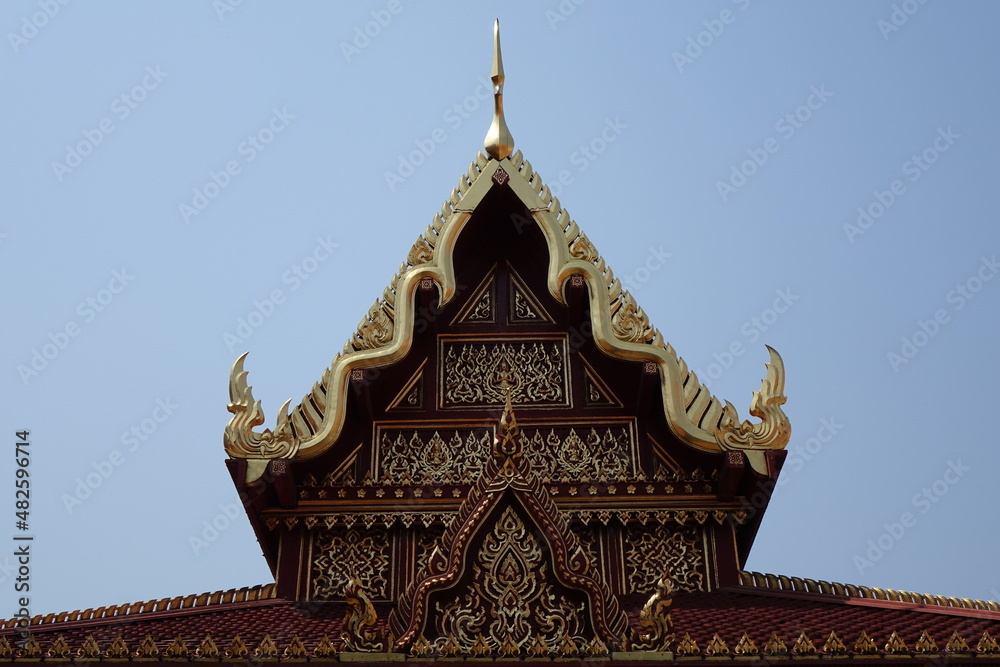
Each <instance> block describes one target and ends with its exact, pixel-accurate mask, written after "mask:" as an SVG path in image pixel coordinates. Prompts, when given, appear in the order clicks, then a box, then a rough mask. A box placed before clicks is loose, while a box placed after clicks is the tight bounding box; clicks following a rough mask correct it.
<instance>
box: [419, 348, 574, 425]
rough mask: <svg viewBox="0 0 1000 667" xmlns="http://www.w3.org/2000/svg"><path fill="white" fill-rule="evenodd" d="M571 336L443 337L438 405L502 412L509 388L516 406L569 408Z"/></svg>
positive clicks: (439, 362)
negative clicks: (486, 339)
mask: <svg viewBox="0 0 1000 667" xmlns="http://www.w3.org/2000/svg"><path fill="white" fill-rule="evenodd" d="M567 357H568V349H567V344H566V337H565V336H559V337H548V338H543V337H532V338H511V339H506V340H488V341H484V340H483V339H481V338H472V337H470V338H451V337H441V339H440V340H439V348H438V404H439V405H440V407H442V408H499V407H502V406H503V404H504V398H505V387H506V386H507V384H508V383H509V384H510V392H511V396H510V398H511V403H513V404H514V405H515V406H516V405H531V406H532V407H536V406H551V407H565V406H569V405H570V391H569V364H568V363H567Z"/></svg>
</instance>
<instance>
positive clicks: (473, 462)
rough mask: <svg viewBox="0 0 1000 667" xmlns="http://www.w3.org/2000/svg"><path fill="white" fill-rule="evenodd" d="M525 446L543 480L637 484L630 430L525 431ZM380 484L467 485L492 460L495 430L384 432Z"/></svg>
mask: <svg viewBox="0 0 1000 667" xmlns="http://www.w3.org/2000/svg"><path fill="white" fill-rule="evenodd" d="M520 440H521V443H522V444H523V446H524V452H525V457H526V458H527V460H528V462H529V463H530V465H531V467H532V470H533V471H534V473H535V474H537V475H538V476H539V478H541V479H542V480H543V481H558V480H562V479H565V480H567V481H578V480H585V481H590V480H596V481H607V482H614V481H619V480H623V479H633V478H634V477H635V475H636V472H637V471H636V469H635V466H634V457H635V454H634V451H633V449H634V446H633V437H632V430H631V428H630V427H629V426H628V425H606V424H595V425H593V426H590V427H589V428H588V427H581V428H580V429H579V432H578V431H577V429H574V428H569V429H567V428H550V427H540V428H522V429H521V438H520ZM378 442H379V452H378V460H379V464H378V466H379V469H378V481H379V482H381V483H383V484H458V483H462V484H468V483H471V482H472V481H473V480H475V479H476V478H477V477H478V476H479V475H480V474H482V472H483V469H484V466H485V464H486V459H487V457H489V456H490V452H491V448H492V444H493V433H492V430H491V429H484V428H479V429H456V430H454V431H441V430H429V429H398V430H397V429H391V430H390V429H386V430H383V431H381V432H380V434H379V440H378Z"/></svg>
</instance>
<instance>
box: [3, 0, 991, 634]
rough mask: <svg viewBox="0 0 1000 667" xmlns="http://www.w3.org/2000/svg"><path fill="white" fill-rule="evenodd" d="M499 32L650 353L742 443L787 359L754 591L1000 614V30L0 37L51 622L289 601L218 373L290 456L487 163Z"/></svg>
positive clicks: (882, 14)
mask: <svg viewBox="0 0 1000 667" xmlns="http://www.w3.org/2000/svg"><path fill="white" fill-rule="evenodd" d="M231 5H235V6H231ZM56 10H57V11H56ZM228 10H232V11H228ZM498 11H499V12H501V13H500V19H501V27H502V36H503V49H504V64H505V68H506V74H507V85H506V99H505V102H506V110H507V119H508V122H509V125H510V128H511V132H512V133H513V135H514V138H515V140H516V146H517V148H519V149H521V150H522V151H523V152H524V154H525V155H526V157H527V158H528V159H529V160H530V161H531V163H532V165H533V166H534V167H535V169H536V170H537V171H538V172H540V173H541V174H542V176H543V177H544V178H545V179H546V181H547V182H548V183H550V184H556V183H558V182H559V181H560V180H561V181H562V183H561V184H560V185H558V188H559V190H560V193H559V197H560V200H561V202H562V204H563V205H564V206H565V207H566V208H567V209H568V210H569V211H570V212H571V213H572V214H573V217H574V219H575V220H576V221H577V222H578V223H579V224H580V226H581V227H582V228H583V229H584V230H585V231H586V232H587V234H588V235H589V236H590V238H591V239H592V240H593V241H594V242H595V244H596V245H597V247H598V249H599V250H600V251H601V253H602V254H603V256H604V257H605V258H606V259H607V261H608V263H609V264H610V266H611V267H612V268H613V269H614V270H615V272H616V274H617V275H619V276H622V277H624V278H627V279H628V281H629V282H630V283H631V285H632V288H633V292H634V293H635V295H636V297H637V299H638V300H639V302H640V304H641V305H642V306H643V308H644V309H645V310H646V312H647V313H648V314H649V316H650V318H651V320H652V321H653V323H654V324H655V325H656V326H657V327H658V328H659V329H660V330H661V331H662V332H663V334H664V336H665V337H666V339H667V340H669V341H670V342H671V343H672V344H673V346H674V347H675V348H676V350H677V351H678V352H679V353H680V354H681V355H682V356H683V357H684V358H685V359H686V360H687V361H688V363H689V364H690V366H691V367H693V368H695V369H699V370H700V375H701V376H702V378H703V379H706V380H710V381H711V382H712V389H713V391H714V392H715V393H716V394H717V395H719V396H720V397H722V398H724V399H728V400H730V401H732V402H733V403H734V404H735V405H736V407H737V408H738V409H739V411H740V414H741V416H746V412H747V406H748V405H749V401H750V393H751V391H753V390H754V389H756V388H758V387H759V382H760V378H761V376H762V374H763V371H764V362H765V361H766V360H767V353H766V350H765V348H764V344H765V343H767V344H770V345H772V346H773V347H775V348H776V349H777V350H778V351H779V352H780V353H781V354H782V355H783V357H784V360H785V364H786V368H787V374H788V379H787V387H786V389H787V394H788V397H789V398H788V403H787V405H786V410H787V413H788V414H789V416H790V418H791V420H792V425H793V431H794V432H793V437H792V443H791V445H790V450H791V452H790V456H789V459H788V464H787V465H786V469H785V471H784V472H783V474H782V484H781V486H780V487H779V488H778V489H777V491H776V493H775V496H774V499H773V501H772V503H771V507H770V508H769V510H768V512H767V515H766V517H765V520H764V524H763V527H762V529H761V532H760V534H759V536H758V538H757V543H756V545H755V548H754V551H753V555H752V557H751V560H750V563H749V566H750V567H751V568H753V569H758V570H763V571H768V572H775V573H781V574H788V575H798V576H803V577H813V578H823V579H828V580H834V581H842V582H849V583H857V584H865V585H872V586H883V587H893V588H900V589H904V590H917V591H921V592H927V593H936V594H945V595H955V596H962V597H964V596H967V597H977V598H996V597H998V596H1000V572H998V571H997V570H996V567H995V563H996V553H997V552H998V550H1000V540H998V537H997V529H996V512H995V508H996V506H997V498H996V491H995V489H996V486H997V475H998V474H1000V450H998V448H997V427H996V423H997V422H996V417H995V415H996V413H997V405H998V404H1000V386H998V383H997V380H996V378H997V375H998V371H1000V343H998V340H1000V338H998V336H997V333H996V328H997V324H998V317H997V313H998V312H1000V310H998V307H1000V277H998V276H997V275H996V274H997V272H998V271H1000V267H998V266H997V264H996V260H997V258H998V256H1000V226H998V224H997V223H998V218H997V213H998V208H1000V202H998V194H997V193H998V188H997V180H998V179H997V177H998V173H1000V168H998V163H997V156H998V155H1000V150H998V148H1000V145H998V142H1000V131H998V127H997V108H998V106H1000V99H998V94H997V86H996V82H997V81H998V80H1000V76H998V74H1000V73H998V71H997V70H998V67H1000V57H998V56H1000V53H998V51H1000V42H998V41H997V39H996V26H997V24H998V21H1000V5H998V4H996V3H991V2H985V1H984V2H948V3H944V2H928V3H920V2H917V0H907V1H900V0H896V1H890V0H869V1H866V2H850V1H844V0H836V1H829V2H810V3H792V2H780V1H777V0H772V1H771V2H759V1H758V0H750V1H744V0H739V1H737V2H733V1H730V0H713V1H711V2H687V3H628V4H625V3H613V4H612V3H604V4H602V3H598V2H595V1H594V0H591V1H590V2H585V3H582V4H580V5H576V4H574V3H573V2H572V1H571V0H563V1H562V2H561V3H560V2H557V1H556V0H548V1H545V2H532V3H527V2H522V3H504V4H503V5H496V6H492V7H487V6H486V3H476V4H471V3H444V2H435V3H426V2H425V3H421V2H411V1H409V0H399V2H398V3H397V2H396V0H392V1H390V0H377V1H374V2H364V3H351V4H348V3H324V2H282V3H277V2H263V1H262V0H243V2H242V3H239V4H237V3H236V2H235V0H218V1H217V2H214V3H213V2H212V1H211V0H201V1H198V2H193V1H188V2H170V3H151V2H102V3H85V2H79V1H78V2H70V3H68V4H65V5H63V4H62V3H61V2H59V0H6V1H5V2H4V3H3V4H2V6H0V32H2V33H3V34H4V38H3V44H0V63H2V70H3V78H4V85H3V90H4V103H3V104H2V105H0V117H2V126H3V128H4V130H5V131H4V132H3V133H2V134H0V142H2V143H0V150H2V155H3V157H4V159H3V167H2V169H3V173H2V179H0V182H2V183H3V197H2V199H3V202H4V206H3V215H2V217H0V271H2V275H3V279H2V288H0V289H2V294H3V303H4V306H5V308H4V317H3V318H2V320H0V321H2V324H0V327H2V329H0V330H2V340H3V353H2V354H3V361H2V364H0V392H2V393H0V396H2V398H3V408H2V410H0V427H2V436H3V439H4V441H5V442H7V443H8V446H9V447H10V448H11V452H10V454H8V455H5V456H3V457H0V488H2V487H3V486H5V487H6V488H7V489H9V490H8V491H7V492H4V493H0V497H3V498H5V499H6V500H4V501H3V503H0V508H2V507H6V516H7V519H6V523H5V524H4V525H5V526H6V528H4V529H3V530H0V539H7V540H9V539H10V537H11V536H12V535H13V534H14V533H16V532H18V531H16V529H15V528H14V525H13V524H14V521H15V517H14V512H15V508H14V505H13V503H14V498H13V484H14V480H13V475H14V461H13V458H14V457H13V451H12V450H13V445H12V444H10V443H12V442H13V437H14V436H13V434H14V432H15V431H16V430H18V429H21V428H28V429H30V430H31V438H32V444H31V445H30V447H31V452H32V458H31V464H30V471H31V480H32V491H33V494H34V495H33V496H32V506H31V530H30V532H31V533H32V534H34V535H35V536H36V541H35V543H34V547H33V548H34V559H33V562H32V586H33V590H32V611H36V612H43V611H53V610H60V609H73V608H85V607H90V606H97V605H103V604H109V603H120V602H127V601H132V600H139V599H150V598H155V597H161V596H168V595H178V594H186V593H195V592H201V591H205V590H214V589H220V588H228V587H234V586H244V585H252V584H256V583H261V582H266V581H268V580H269V573H268V571H267V569H266V566H265V563H264V560H263V558H262V557H261V555H260V552H259V550H258V547H257V545H256V542H255V539H254V537H253V534H252V532H251V530H250V528H249V525H248V524H247V522H246V519H245V518H244V517H242V516H239V517H237V518H235V519H233V520H230V519H229V518H228V517H226V514H225V511H226V508H227V505H229V504H231V503H234V502H236V495H235V493H234V491H233V486H232V483H231V481H230V479H229V477H228V474H227V472H226V468H225V466H224V464H223V459H224V452H223V449H222V430H223V427H224V426H225V424H226V422H227V420H228V418H229V414H228V413H227V412H226V403H227V402H228V395H227V388H228V387H227V382H228V373H229V368H230V366H231V364H232V362H233V360H234V359H235V358H236V357H237V356H238V355H239V354H241V353H242V352H244V351H247V350H249V351H250V356H249V358H248V360H247V365H246V367H247V369H248V370H249V371H250V381H251V383H252V384H253V386H254V390H255V394H256V396H257V398H260V399H262V401H263V405H264V410H265V413H266V415H267V418H268V422H267V423H268V425H273V420H274V415H275V411H276V410H277V408H278V407H279V406H280V405H281V403H283V402H284V401H285V400H286V399H288V398H292V399H294V401H298V400H299V399H300V398H301V397H302V395H303V394H305V393H306V392H307V391H308V390H309V388H310V387H311V386H312V384H313V382H315V381H316V380H318V379H319V377H320V374H321V372H322V370H323V369H324V367H326V366H327V365H328V364H329V362H330V360H331V359H332V358H333V356H334V354H335V353H336V352H337V351H338V350H339V349H340V348H341V346H342V345H343V343H344V341H345V340H346V338H347V337H348V335H350V334H351V332H352V331H353V330H354V328H355V326H356V324H357V322H358V320H359V319H360V318H361V317H362V315H364V313H365V312H366V310H367V308H368V306H369V305H370V304H371V303H372V301H373V300H374V299H375V298H376V297H377V296H378V295H380V294H381V292H382V289H383V287H384V286H385V285H386V284H387V282H388V280H389V278H390V277H391V275H392V274H393V272H394V271H395V270H396V268H397V267H398V265H399V262H400V261H402V260H403V259H404V257H405V254H406V251H407V250H408V248H409V246H410V244H411V243H412V242H413V239H414V238H416V236H417V235H418V234H419V233H420V232H421V231H422V230H423V228H424V227H425V225H426V224H427V223H428V222H429V220H430V216H431V214H432V213H434V212H435V211H436V210H438V208H439V207H440V205H441V202H442V201H443V199H444V198H446V197H447V196H448V194H449V192H450V190H451V188H452V187H454V185H455V183H456V180H457V178H458V176H459V174H461V173H462V172H463V171H465V170H466V169H467V167H468V164H469V161H470V160H472V159H473V158H474V156H475V154H476V152H477V151H478V150H480V149H481V147H482V138H483V135H484V134H485V132H486V129H487V127H488V125H489V121H490V114H491V102H490V101H489V100H488V98H487V95H486V90H487V89H486V87H485V86H484V85H483V82H484V81H486V80H487V77H488V76H489V67H490V58H491V52H490V51H491V37H492V22H493V18H494V16H495V15H496V12H498ZM46 12H48V13H51V14H52V16H51V17H50V16H48V15H47V14H46ZM366 32H367V33H368V34H366ZM556 187H557V186H555V185H553V189H556ZM859 209H860V210H861V212H864V213H865V215H866V216H867V217H861V213H859ZM859 217H860V218H861V219H860V220H859ZM651 267H652V268H653V270H650V268H651ZM274 296H277V297H278V299H276V300H274V302H273V303H271V305H269V303H268V302H272V300H273V297H274ZM779 311H781V312H779ZM255 312H257V313H259V314H257V315H254V314H253V313H255ZM241 319H243V320H248V321H252V322H253V323H254V324H255V325H256V326H253V327H251V328H249V329H241V328H240V321H241ZM245 334H249V335H245ZM236 337H238V338H239V340H236ZM904 339H905V341H904ZM47 345H48V346H49V347H46V346H47ZM734 350H735V351H736V352H737V354H735V355H734V354H732V351H734ZM36 352H37V353H38V354H39V355H42V356H41V357H36V356H35V353H36ZM46 355H47V356H48V357H49V358H45V356H46ZM729 355H732V356H729ZM33 363H34V365H35V368H32V364H33ZM712 364H716V365H715V366H713V365H712ZM26 369H30V371H28V372H26ZM36 373H37V374H36ZM157 420H159V421H157ZM133 429H135V430H136V431H137V433H138V435H132V434H131V433H130V431H132V430H133ZM101 470H103V471H104V472H105V473H107V476H106V477H101V479H100V484H99V486H96V488H89V487H87V488H81V487H80V485H81V484H84V485H86V484H87V481H86V480H87V477H88V475H91V481H95V480H97V477H96V476H94V475H97V476H100V471H101ZM88 491H89V497H86V498H80V496H86V495H87V492H88ZM70 497H72V498H76V499H78V500H80V502H79V504H77V503H75V502H74V503H72V504H70V505H69V506H67V498H70ZM907 517H908V518H907ZM213 521H215V522H216V523H217V524H219V525H220V526H223V527H224V530H222V531H221V532H220V533H219V534H218V536H217V537H215V539H213V540H211V542H210V543H209V544H207V546H206V547H204V548H201V549H200V550H198V553H195V551H196V550H195V549H193V548H192V545H191V541H190V538H191V537H192V536H194V537H204V531H205V522H209V523H211V522H213ZM897 523H898V524H899V526H895V525H894V524H897ZM904 524H905V525H904ZM4 535H6V536H7V537H4ZM209 535H211V533H209ZM869 541H871V542H872V545H874V546H875V547H878V545H879V542H881V545H882V547H886V548H884V549H883V548H878V549H875V550H874V551H871V550H872V548H873V546H872V545H870V544H869ZM8 551H9V550H8V549H3V550H2V552H3V553H7V552H8ZM869 551H871V553H868V552H869ZM859 558H863V559H865V561H867V562H865V561H860V560H859ZM0 565H4V566H5V567H7V566H9V559H8V562H7V563H6V564H5V563H4V561H3V559H2V558H0ZM4 576H5V575H4V574H3V571H2V570H0V578H2V577H4ZM12 583H13V582H12V580H11V579H10V578H9V577H8V578H6V579H5V580H4V581H2V582H0V616H8V615H11V614H12V613H13V612H14V611H15V610H14V608H13V601H14V597H15V596H14V592H13V588H12Z"/></svg>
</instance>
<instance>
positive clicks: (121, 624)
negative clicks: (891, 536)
mask: <svg viewBox="0 0 1000 667" xmlns="http://www.w3.org/2000/svg"><path fill="white" fill-rule="evenodd" d="M346 610H347V605H346V604H344V603H342V602H325V603H318V602H304V603H297V602H293V601H290V600H285V599H282V598H277V597H274V588H273V586H271V585H268V586H258V587H254V588H250V589H240V590H237V591H225V592H216V593H203V594H201V595H190V596H186V597H175V598H165V599H162V600H153V601H148V602H142V603H132V604H126V605H120V606H112V607H106V608H101V609H95V610H90V609H88V610H85V611H75V612H69V613H61V614H48V615H45V616H36V617H34V618H32V619H31V622H30V625H31V632H32V637H33V639H34V641H33V642H32V641H29V642H28V644H27V645H26V646H25V647H24V648H23V649H20V650H16V649H13V648H12V646H11V644H12V642H11V640H12V639H13V637H12V635H14V633H15V632H16V625H17V619H10V620H8V621H6V622H5V623H3V628H2V630H0V635H2V636H3V639H0V659H8V660H9V659H14V660H15V661H22V660H24V661H37V660H38V659H39V658H40V657H41V658H44V659H47V660H52V659H58V658H62V659H73V660H74V661H77V662H80V661H87V660H90V659H95V658H101V659H102V660H114V659H119V660H127V659H129V658H133V659H134V658H137V657H140V658H141V657H146V658H152V659H157V658H158V659H164V658H168V657H174V658H181V659H191V660H216V661H217V660H219V659H220V658H226V657H235V658H248V659H258V660H287V659H294V658H299V659H302V658H311V659H314V660H315V659H323V658H327V659H335V657H334V656H336V654H338V653H340V652H341V651H343V644H342V642H341V640H340V632H341V628H342V623H343V621H342V619H343V617H344V614H345V612H346ZM671 616H672V617H673V621H674V638H673V641H672V643H671V645H670V647H669V650H670V652H672V654H673V655H672V657H674V658H681V657H684V658H685V659H692V658H694V659H697V658H702V659H707V658H710V657H722V656H743V657H747V658H753V657H757V658H766V657H767V656H768V655H774V656H775V657H783V658H796V657H802V658H808V657H810V656H812V657H816V656H821V657H823V658H833V659H836V658H850V657H860V656H869V657H872V658H878V657H892V659H893V661H894V664H906V663H907V660H906V658H911V659H913V660H915V661H916V660H920V661H926V660H927V659H930V658H933V657H939V656H947V657H948V659H949V662H952V663H954V662H961V660H962V659H963V658H969V659H972V658H976V659H977V664H983V663H982V658H983V657H992V658H994V659H1000V646H998V645H997V643H996V640H995V638H996V637H1000V605H998V604H997V603H996V602H988V601H979V600H958V599H955V598H946V597H941V596H930V595H922V594H918V593H905V592H900V591H888V590H882V589H877V588H866V587H856V586H851V585H847V584H837V583H829V582H823V581H812V580H808V579H806V580H801V579H797V578H788V577H777V576H774V575H764V574H759V573H750V572H743V573H741V576H740V584H739V585H737V586H730V587H726V588H723V589H720V590H718V591H714V592H710V593H685V594H683V595H678V596H677V597H676V598H675V599H674V601H673V604H672V606H671ZM630 622H631V623H632V624H633V625H636V624H637V623H638V621H637V618H635V616H634V615H633V614H630ZM206 637H210V639H209V640H208V641H206ZM119 639H120V641H119ZM199 648H200V649H201V653H198V651H199ZM213 648H214V650H215V651H217V653H213V652H212V649H213ZM585 650H586V647H585V646H581V647H580V651H581V654H582V653H583V652H585ZM370 658H371V659H372V660H374V661H376V662H377V661H378V654H370ZM621 658H625V656H620V659H621ZM666 659H667V660H669V658H666Z"/></svg>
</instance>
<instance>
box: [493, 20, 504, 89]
mask: <svg viewBox="0 0 1000 667" xmlns="http://www.w3.org/2000/svg"><path fill="white" fill-rule="evenodd" d="M490 78H491V79H493V85H494V86H500V92H503V56H502V55H500V19H497V20H496V21H494V22H493V70H492V71H491V72H490Z"/></svg>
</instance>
